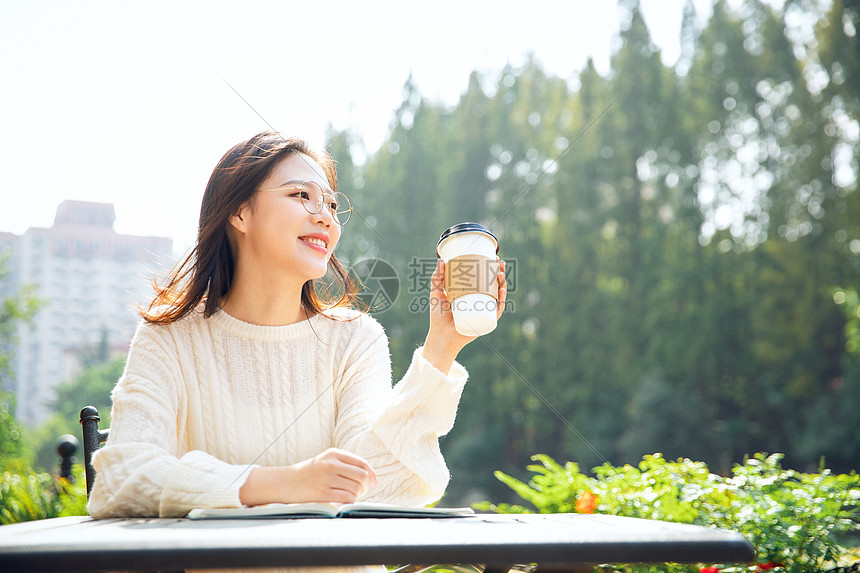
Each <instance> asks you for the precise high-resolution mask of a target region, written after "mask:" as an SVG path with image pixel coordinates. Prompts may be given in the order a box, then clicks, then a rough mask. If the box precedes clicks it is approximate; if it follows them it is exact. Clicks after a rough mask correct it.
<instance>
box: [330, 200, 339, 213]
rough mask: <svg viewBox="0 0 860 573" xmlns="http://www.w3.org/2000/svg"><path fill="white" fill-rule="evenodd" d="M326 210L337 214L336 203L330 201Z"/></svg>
mask: <svg viewBox="0 0 860 573" xmlns="http://www.w3.org/2000/svg"><path fill="white" fill-rule="evenodd" d="M328 208H329V209H331V210H332V211H334V212H335V213H337V201H332V202H331V203H329V204H328Z"/></svg>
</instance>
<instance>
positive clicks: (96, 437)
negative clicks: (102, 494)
mask: <svg viewBox="0 0 860 573" xmlns="http://www.w3.org/2000/svg"><path fill="white" fill-rule="evenodd" d="M81 434H82V435H83V441H84V473H85V474H86V477H87V499H89V498H90V490H91V489H93V481H95V479H96V471H95V470H94V469H93V463H92V462H93V454H95V453H96V450H98V449H99V446H100V445H102V444H103V443H105V441H106V440H107V438H108V435H109V434H110V428H105V429H104V430H99V411H98V410H97V409H96V407H95V406H86V407H85V408H84V409H83V410H81Z"/></svg>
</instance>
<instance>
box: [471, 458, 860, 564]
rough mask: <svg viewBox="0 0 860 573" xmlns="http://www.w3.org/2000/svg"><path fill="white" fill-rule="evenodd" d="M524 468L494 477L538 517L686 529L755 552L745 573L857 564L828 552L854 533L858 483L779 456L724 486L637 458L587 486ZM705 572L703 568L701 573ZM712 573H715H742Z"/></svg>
mask: <svg viewBox="0 0 860 573" xmlns="http://www.w3.org/2000/svg"><path fill="white" fill-rule="evenodd" d="M532 459H534V460H535V461H537V462H539V463H538V464H535V465H530V466H528V470H529V471H531V472H533V473H534V475H533V476H532V478H531V479H530V480H529V482H528V483H524V482H522V481H520V480H518V479H516V478H514V477H511V476H509V475H506V474H504V473H502V472H496V473H495V475H496V478H497V479H499V480H500V481H502V482H503V483H504V484H506V485H507V486H509V487H510V488H511V489H513V490H514V492H516V493H517V495H519V496H520V497H521V498H523V499H524V500H525V501H527V502H529V503H530V504H531V505H532V506H533V507H534V509H535V510H537V511H538V512H540V513H559V512H578V513H591V512H597V513H605V514H610V515H623V516H626V517H639V518H646V519H659V520H663V521H673V522H679V523H691V524H696V525H703V526H709V527H719V528H722V529H729V530H733V531H737V532H739V533H741V534H743V535H744V536H745V537H746V538H747V539H748V540H749V541H750V543H752V545H753V547H754V548H755V552H756V557H757V561H758V563H759V565H756V566H754V567H752V568H750V570H756V569H773V570H774V571H791V572H794V571H818V570H821V569H822V568H823V567H825V566H828V565H829V566H831V567H835V566H837V565H839V564H841V563H842V562H844V561H845V560H846V559H849V558H857V555H856V554H855V555H853V556H852V555H851V553H850V552H849V551H848V550H847V549H846V548H844V547H842V546H841V545H839V543H838V542H837V539H839V538H840V536H844V535H846V534H850V533H851V532H854V533H856V532H858V531H860V507H858V501H860V476H858V475H857V474H856V473H855V472H852V473H850V474H841V475H834V474H832V473H831V472H830V471H829V470H827V469H825V468H824V467H823V462H822V465H821V467H820V470H819V473H816V474H806V473H800V472H796V471H794V470H790V469H785V468H783V467H782V466H781V464H780V461H781V459H782V455H781V454H773V455H770V456H767V455H765V454H756V455H754V456H752V457H747V458H745V459H744V462H743V463H742V464H738V465H736V466H735V467H734V469H733V470H732V475H731V476H730V477H727V478H724V477H721V476H718V475H715V474H713V473H711V472H710V471H708V467H707V466H706V465H705V464H704V463H703V462H694V461H691V460H688V459H679V460H677V461H674V462H671V461H667V460H665V459H663V457H662V456H661V455H660V454H654V455H649V456H645V457H644V458H643V459H642V462H640V463H639V466H638V467H633V466H631V465H624V466H621V467H614V466H612V465H610V464H604V465H602V466H598V467H596V468H594V470H593V472H594V475H593V476H587V475H585V474H582V473H581V472H580V471H579V467H578V466H577V464H575V463H573V462H567V463H566V464H564V465H563V466H562V465H560V464H559V463H557V462H556V461H555V460H553V459H552V458H550V457H549V456H545V455H537V456H534V457H533V458H532ZM476 507H477V508H478V509H483V510H494V511H498V512H502V513H526V512H531V511H532V509H530V508H527V507H524V506H520V505H509V504H499V505H493V504H490V503H487V502H484V503H482V504H477V505H476ZM707 569H709V568H707V567H705V568H703V570H707ZM747 569H748V568H747V567H745V566H740V565H736V566H734V567H732V566H731V564H721V565H720V566H719V567H717V568H716V570H722V571H745V570H747ZM597 570H600V571H698V570H699V569H698V568H697V567H692V566H683V565H665V566H653V565H649V566H629V565H628V566H624V565H619V566H601V567H599V568H597Z"/></svg>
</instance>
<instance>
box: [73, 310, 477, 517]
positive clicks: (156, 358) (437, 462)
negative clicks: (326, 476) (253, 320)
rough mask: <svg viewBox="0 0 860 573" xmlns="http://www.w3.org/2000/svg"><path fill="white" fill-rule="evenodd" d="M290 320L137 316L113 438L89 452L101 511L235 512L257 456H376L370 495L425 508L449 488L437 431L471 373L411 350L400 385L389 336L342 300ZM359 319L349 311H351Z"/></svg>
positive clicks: (446, 424) (94, 510)
mask: <svg viewBox="0 0 860 573" xmlns="http://www.w3.org/2000/svg"><path fill="white" fill-rule="evenodd" d="M328 314H329V315H330V316H331V317H332V318H335V319H337V320H330V319H329V318H327V317H324V316H322V315H317V316H314V317H313V318H311V319H309V320H305V321H302V322H300V323H296V324H291V325H287V326H277V327H271V326H256V325H252V324H248V323H245V322H242V321H240V320H237V319H235V318H233V317H231V316H230V315H228V314H226V313H224V312H223V311H221V312H218V313H216V314H215V315H213V316H212V317H210V318H209V319H204V318H203V316H202V313H200V312H194V313H192V314H191V315H189V316H187V317H185V318H184V319H182V320H181V321H179V322H176V323H174V324H171V325H168V326H154V325H150V324H147V323H141V325H140V326H139V327H138V330H137V333H136V334H135V337H134V340H133V341H132V346H131V351H130V353H129V358H128V363H127V365H126V369H125V372H124V373H123V376H122V378H120V380H119V382H118V383H117V385H116V388H115V389H114V391H113V412H112V420H113V421H112V427H111V434H110V437H109V439H108V442H107V444H106V445H105V447H104V448H102V449H101V450H100V451H99V452H98V453H97V454H96V455H95V457H94V459H93V465H94V466H95V469H96V472H97V478H96V481H95V484H94V487H93V491H92V495H91V497H90V501H89V505H88V509H89V511H90V513H91V514H92V515H93V516H95V517H113V516H162V517H177V516H184V515H185V514H186V513H187V512H188V511H189V510H190V509H192V508H194V507H239V506H240V505H241V504H240V502H239V489H240V488H241V486H242V485H243V484H244V482H245V479H246V478H247V476H248V473H249V471H250V469H251V468H252V467H254V466H255V465H289V464H294V463H297V462H300V461H302V460H305V459H308V458H310V457H312V456H314V455H316V454H318V453H320V452H322V451H323V450H325V449H327V448H329V447H338V448H342V449H345V450H348V451H351V452H353V453H356V454H358V455H360V456H362V457H364V458H365V459H367V460H368V461H369V462H370V464H371V466H373V468H374V469H375V470H376V471H377V473H378V476H379V480H380V486H379V487H378V488H376V489H375V490H373V491H371V492H370V493H369V494H368V495H367V497H366V498H365V499H367V500H371V501H381V502H388V503H401V504H410V505H426V504H427V503H430V502H432V501H435V500H437V499H438V498H439V497H440V496H441V495H442V493H443V492H444V489H445V487H446V485H447V482H448V479H449V475H448V469H447V467H446V466H445V462H444V460H443V458H442V455H441V453H440V451H439V445H438V439H437V438H438V436H440V435H444V434H445V433H447V432H448V431H449V430H450V429H451V427H452V425H453V423H454V416H455V413H456V409H457V403H458V402H459V399H460V394H461V392H462V390H463V386H464V385H465V383H466V378H467V373H466V371H465V369H464V368H463V367H462V366H460V365H459V364H457V363H455V364H454V366H453V367H452V369H451V371H450V372H449V373H448V374H447V375H445V374H443V373H441V372H439V371H438V370H436V369H435V368H434V367H433V366H432V365H431V364H430V363H429V362H427V361H426V360H425V359H424V358H423V357H422V355H421V352H420V350H421V349H420V348H419V349H418V350H416V351H415V354H414V355H413V357H412V363H411V365H410V367H409V370H408V371H407V373H406V375H405V376H404V377H403V379H402V380H401V381H400V382H399V383H398V384H397V385H396V386H395V387H394V388H393V389H392V387H391V361H390V357H389V350H388V339H387V338H386V336H385V332H384V330H383V329H382V326H381V325H380V324H379V323H378V322H377V321H376V320H374V319H373V318H372V317H370V316H368V315H365V314H360V313H358V312H356V311H351V310H346V309H334V310H331V311H328ZM350 319H353V320H350Z"/></svg>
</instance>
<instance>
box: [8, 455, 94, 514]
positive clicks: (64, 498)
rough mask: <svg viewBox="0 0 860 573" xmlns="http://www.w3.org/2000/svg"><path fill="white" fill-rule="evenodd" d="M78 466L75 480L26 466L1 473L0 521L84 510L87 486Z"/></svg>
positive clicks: (82, 512)
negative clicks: (36, 470)
mask: <svg viewBox="0 0 860 573" xmlns="http://www.w3.org/2000/svg"><path fill="white" fill-rule="evenodd" d="M82 474H83V472H82V470H81V469H80V466H75V468H74V471H73V477H74V480H73V481H70V480H66V479H62V478H59V477H57V476H55V475H52V474H49V473H46V472H35V471H33V470H32V469H31V468H29V467H20V466H19V467H17V468H15V469H13V470H11V471H9V470H7V471H4V472H3V473H2V474H0V524H2V525H6V524H9V523H19V522H22V521H32V520H35V519H47V518H50V517H62V516H66V515H86V514H87V509H86V506H87V490H86V485H85V483H86V482H85V480H84V477H83V475H82Z"/></svg>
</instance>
